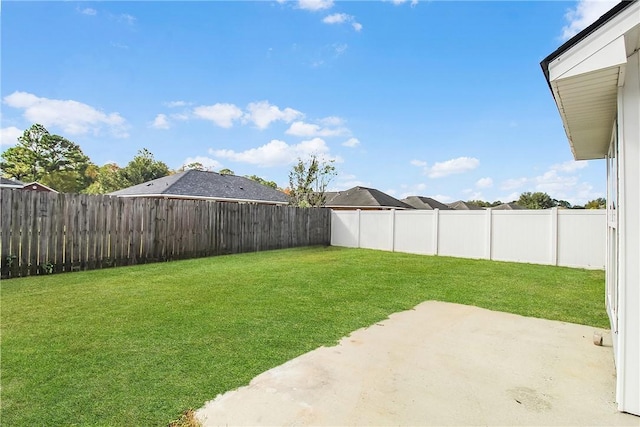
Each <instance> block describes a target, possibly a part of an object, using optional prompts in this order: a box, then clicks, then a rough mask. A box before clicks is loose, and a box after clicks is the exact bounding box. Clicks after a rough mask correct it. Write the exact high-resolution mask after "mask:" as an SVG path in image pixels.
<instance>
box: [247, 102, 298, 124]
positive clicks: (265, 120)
mask: <svg viewBox="0 0 640 427" xmlns="http://www.w3.org/2000/svg"><path fill="white" fill-rule="evenodd" d="M247 111H248V112H247V114H246V116H245V120H247V121H250V122H252V123H254V124H255V125H256V126H257V127H258V129H266V128H267V127H269V125H270V124H271V123H272V122H275V121H277V120H282V121H283V122H285V123H291V121H293V120H295V119H297V118H299V117H303V116H304V114H302V113H301V112H300V111H297V110H294V109H293V108H285V109H284V110H281V109H280V108H278V107H277V106H275V105H271V104H269V101H258V102H252V103H250V104H249V105H248V106H247Z"/></svg>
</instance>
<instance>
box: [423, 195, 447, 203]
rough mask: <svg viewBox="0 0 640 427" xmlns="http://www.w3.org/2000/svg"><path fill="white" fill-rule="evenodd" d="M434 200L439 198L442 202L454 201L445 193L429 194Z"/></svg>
mask: <svg viewBox="0 0 640 427" xmlns="http://www.w3.org/2000/svg"><path fill="white" fill-rule="evenodd" d="M428 197H431V198H432V199H434V200H437V201H439V202H441V203H451V202H453V198H452V197H450V196H445V195H444V194H436V195H435V196H428Z"/></svg>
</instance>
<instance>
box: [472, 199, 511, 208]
mask: <svg viewBox="0 0 640 427" xmlns="http://www.w3.org/2000/svg"><path fill="white" fill-rule="evenodd" d="M467 203H470V204H472V205H476V206H480V207H483V208H493V207H495V206H499V205H501V204H502V202H501V201H500V200H496V201H495V202H485V201H484V200H469V201H467Z"/></svg>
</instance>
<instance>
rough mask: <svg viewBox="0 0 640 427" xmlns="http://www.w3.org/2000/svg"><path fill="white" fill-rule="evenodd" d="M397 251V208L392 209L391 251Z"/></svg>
mask: <svg viewBox="0 0 640 427" xmlns="http://www.w3.org/2000/svg"><path fill="white" fill-rule="evenodd" d="M395 251H396V210H395V209H391V252H395Z"/></svg>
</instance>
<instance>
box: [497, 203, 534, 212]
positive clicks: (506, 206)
mask: <svg viewBox="0 0 640 427" xmlns="http://www.w3.org/2000/svg"><path fill="white" fill-rule="evenodd" d="M491 209H493V210H494V211H517V210H521V209H526V208H525V207H522V206H520V205H519V204H517V203H513V202H511V203H503V204H501V205H498V206H494V207H492V208H491Z"/></svg>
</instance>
